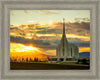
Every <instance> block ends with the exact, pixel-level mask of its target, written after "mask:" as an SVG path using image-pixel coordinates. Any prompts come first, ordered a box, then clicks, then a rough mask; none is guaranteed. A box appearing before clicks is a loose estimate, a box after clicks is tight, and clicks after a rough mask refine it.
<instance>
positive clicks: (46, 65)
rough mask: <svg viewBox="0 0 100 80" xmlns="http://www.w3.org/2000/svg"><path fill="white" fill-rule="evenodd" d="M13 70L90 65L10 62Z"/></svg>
mask: <svg viewBox="0 0 100 80" xmlns="http://www.w3.org/2000/svg"><path fill="white" fill-rule="evenodd" d="M10 69H11V70H89V69H90V67H89V65H83V64H75V63H71V64H70V63H68V64H67V63H66V64H58V63H45V62H44V63H41V62H35V63H29V62H10Z"/></svg>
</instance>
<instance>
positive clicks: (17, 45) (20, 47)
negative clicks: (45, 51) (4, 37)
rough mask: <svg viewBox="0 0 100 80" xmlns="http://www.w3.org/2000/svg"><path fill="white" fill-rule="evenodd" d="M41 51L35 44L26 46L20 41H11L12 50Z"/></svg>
mask: <svg viewBox="0 0 100 80" xmlns="http://www.w3.org/2000/svg"><path fill="white" fill-rule="evenodd" d="M35 51H37V52H40V51H39V49H38V48H36V47H33V46H25V45H23V44H20V43H10V52H35Z"/></svg>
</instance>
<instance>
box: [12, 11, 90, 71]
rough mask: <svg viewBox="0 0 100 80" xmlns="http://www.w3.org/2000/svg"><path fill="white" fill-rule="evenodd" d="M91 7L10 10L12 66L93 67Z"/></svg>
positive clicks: (77, 68) (66, 68)
mask: <svg viewBox="0 0 100 80" xmlns="http://www.w3.org/2000/svg"><path fill="white" fill-rule="evenodd" d="M90 55H91V54H90V10H10V70H89V69H90Z"/></svg>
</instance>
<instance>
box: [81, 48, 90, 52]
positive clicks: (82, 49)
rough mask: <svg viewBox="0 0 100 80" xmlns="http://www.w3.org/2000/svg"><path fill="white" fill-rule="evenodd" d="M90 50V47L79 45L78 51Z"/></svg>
mask: <svg viewBox="0 0 100 80" xmlns="http://www.w3.org/2000/svg"><path fill="white" fill-rule="evenodd" d="M81 52H90V47H79V53H81Z"/></svg>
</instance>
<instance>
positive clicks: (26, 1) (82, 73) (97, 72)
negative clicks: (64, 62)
mask: <svg viewBox="0 0 100 80" xmlns="http://www.w3.org/2000/svg"><path fill="white" fill-rule="evenodd" d="M99 6H100V0H0V80H6V79H7V80H14V79H17V80H22V79H23V80H48V79H50V80H81V79H82V80H90V79H93V80H99V79H100V62H99V57H100V49H99V45H100V44H99V42H100V36H99V34H100V33H99V30H100V28H99V26H100V22H99V21H100V16H99V14H100V8H99ZM10 10H90V12H91V15H90V17H91V19H90V70H10V58H9V57H10V54H9V53H10V44H9V43H10V28H9V26H10Z"/></svg>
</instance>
